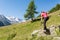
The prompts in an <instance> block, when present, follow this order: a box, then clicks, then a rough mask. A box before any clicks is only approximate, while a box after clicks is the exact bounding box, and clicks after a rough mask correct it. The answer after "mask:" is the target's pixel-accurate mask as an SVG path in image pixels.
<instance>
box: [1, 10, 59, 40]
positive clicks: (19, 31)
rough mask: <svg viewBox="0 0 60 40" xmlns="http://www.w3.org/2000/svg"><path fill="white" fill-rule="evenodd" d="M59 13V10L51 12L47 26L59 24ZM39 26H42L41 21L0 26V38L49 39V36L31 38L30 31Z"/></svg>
mask: <svg viewBox="0 0 60 40" xmlns="http://www.w3.org/2000/svg"><path fill="white" fill-rule="evenodd" d="M59 13H60V10H59V11H56V12H54V13H52V14H51V17H50V19H49V20H48V21H47V27H49V26H51V25H59V24H60V16H58V14H59ZM40 28H43V25H41V21H36V22H33V23H31V22H26V23H19V24H12V25H9V26H4V27H0V40H51V39H52V38H51V37H50V39H48V37H34V38H31V36H30V35H31V33H32V32H33V31H34V30H38V29H40Z"/></svg>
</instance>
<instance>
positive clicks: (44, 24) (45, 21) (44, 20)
mask: <svg viewBox="0 0 60 40" xmlns="http://www.w3.org/2000/svg"><path fill="white" fill-rule="evenodd" d="M44 30H46V18H44Z"/></svg>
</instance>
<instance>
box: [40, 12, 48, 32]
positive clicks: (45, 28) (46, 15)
mask: <svg viewBox="0 0 60 40" xmlns="http://www.w3.org/2000/svg"><path fill="white" fill-rule="evenodd" d="M42 19H44V23H43V24H44V30H45V31H46V32H49V29H47V27H46V22H47V20H48V19H49V17H48V13H47V12H44V11H43V12H42V13H41V21H42Z"/></svg>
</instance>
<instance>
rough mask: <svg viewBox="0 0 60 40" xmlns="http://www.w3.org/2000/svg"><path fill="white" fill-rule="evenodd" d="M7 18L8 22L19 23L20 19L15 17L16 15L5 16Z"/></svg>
mask: <svg viewBox="0 0 60 40" xmlns="http://www.w3.org/2000/svg"><path fill="white" fill-rule="evenodd" d="M6 18H7V19H8V20H10V23H20V22H21V21H22V20H21V19H19V18H16V17H12V16H9V17H6Z"/></svg>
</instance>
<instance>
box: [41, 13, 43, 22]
mask: <svg viewBox="0 0 60 40" xmlns="http://www.w3.org/2000/svg"><path fill="white" fill-rule="evenodd" d="M42 18H43V17H42V14H41V22H42Z"/></svg>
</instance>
